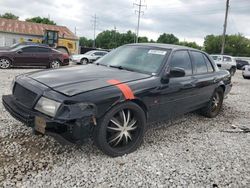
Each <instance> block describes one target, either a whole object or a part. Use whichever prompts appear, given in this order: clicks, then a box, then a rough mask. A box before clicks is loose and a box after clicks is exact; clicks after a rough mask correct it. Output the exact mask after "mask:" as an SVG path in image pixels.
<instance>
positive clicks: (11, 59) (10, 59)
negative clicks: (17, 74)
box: [0, 56, 14, 63]
mask: <svg viewBox="0 0 250 188" xmlns="http://www.w3.org/2000/svg"><path fill="white" fill-rule="evenodd" d="M1 58H5V59H8V60H9V61H10V63H12V62H13V61H14V59H13V58H9V57H7V56H0V59H1Z"/></svg>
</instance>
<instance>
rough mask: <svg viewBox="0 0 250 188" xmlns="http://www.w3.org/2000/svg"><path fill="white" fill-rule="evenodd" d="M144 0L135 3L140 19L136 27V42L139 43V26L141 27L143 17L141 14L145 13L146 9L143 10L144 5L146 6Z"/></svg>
mask: <svg viewBox="0 0 250 188" xmlns="http://www.w3.org/2000/svg"><path fill="white" fill-rule="evenodd" d="M141 1H142V0H139V4H138V3H134V4H133V5H134V6H137V7H138V10H135V12H136V13H138V20H137V29H136V41H135V42H136V43H138V37H139V28H140V19H141V14H144V11H142V10H141V9H142V7H146V5H143V4H142V2H141Z"/></svg>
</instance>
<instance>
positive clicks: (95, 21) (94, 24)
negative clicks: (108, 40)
mask: <svg viewBox="0 0 250 188" xmlns="http://www.w3.org/2000/svg"><path fill="white" fill-rule="evenodd" d="M92 18H93V20H92V21H93V29H94V39H93V48H95V34H96V25H97V19H98V17H96V14H95V15H94V16H92Z"/></svg>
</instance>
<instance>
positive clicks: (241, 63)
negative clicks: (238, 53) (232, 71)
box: [236, 59, 249, 70]
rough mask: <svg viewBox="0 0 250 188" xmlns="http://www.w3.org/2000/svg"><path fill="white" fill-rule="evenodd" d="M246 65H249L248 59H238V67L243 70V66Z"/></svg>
mask: <svg viewBox="0 0 250 188" xmlns="http://www.w3.org/2000/svg"><path fill="white" fill-rule="evenodd" d="M245 65H249V63H248V62H247V61H244V60H239V59H237V60H236V67H237V69H239V70H242V68H243V67H244V66H245Z"/></svg>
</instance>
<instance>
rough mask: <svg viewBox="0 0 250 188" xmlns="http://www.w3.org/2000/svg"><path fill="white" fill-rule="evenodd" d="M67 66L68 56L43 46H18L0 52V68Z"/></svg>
mask: <svg viewBox="0 0 250 188" xmlns="http://www.w3.org/2000/svg"><path fill="white" fill-rule="evenodd" d="M68 64H69V56H68V54H63V53H61V52H59V51H57V50H55V49H52V48H50V47H48V46H45V45H39V44H37V45H33V44H32V45H29V44H20V45H16V46H14V47H12V48H9V49H2V50H0V68H2V69H7V68H10V67H27V66H28V67H34V66H39V67H41V66H45V67H47V68H58V67H60V66H65V65H68Z"/></svg>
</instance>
